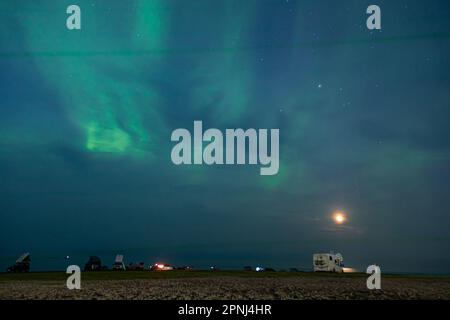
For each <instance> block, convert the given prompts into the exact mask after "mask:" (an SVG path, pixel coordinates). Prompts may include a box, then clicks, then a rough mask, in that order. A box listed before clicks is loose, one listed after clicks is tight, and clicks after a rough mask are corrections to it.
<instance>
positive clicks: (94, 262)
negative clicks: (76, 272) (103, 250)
mask: <svg viewBox="0 0 450 320" xmlns="http://www.w3.org/2000/svg"><path fill="white" fill-rule="evenodd" d="M106 269H107V268H106V266H102V261H101V260H100V258H99V257H97V256H90V257H89V260H88V262H86V264H85V265H84V271H100V270H106Z"/></svg>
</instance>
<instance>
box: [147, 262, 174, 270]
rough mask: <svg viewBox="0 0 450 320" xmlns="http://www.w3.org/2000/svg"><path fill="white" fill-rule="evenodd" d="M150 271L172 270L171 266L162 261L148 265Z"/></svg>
mask: <svg viewBox="0 0 450 320" xmlns="http://www.w3.org/2000/svg"><path fill="white" fill-rule="evenodd" d="M150 270H151V271H171V270H173V267H172V266H171V265H168V264H164V263H155V264H154V265H152V266H150Z"/></svg>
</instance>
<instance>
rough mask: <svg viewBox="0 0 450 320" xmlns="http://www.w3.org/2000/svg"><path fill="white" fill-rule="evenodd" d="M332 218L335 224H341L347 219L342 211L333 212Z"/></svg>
mask: <svg viewBox="0 0 450 320" xmlns="http://www.w3.org/2000/svg"><path fill="white" fill-rule="evenodd" d="M333 220H334V222H335V223H337V224H343V223H344V222H345V221H346V220H347V217H346V215H345V213H343V212H335V213H334V214H333Z"/></svg>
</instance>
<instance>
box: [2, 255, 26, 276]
mask: <svg viewBox="0 0 450 320" xmlns="http://www.w3.org/2000/svg"><path fill="white" fill-rule="evenodd" d="M30 262H31V258H30V253H28V252H26V253H24V254H22V255H21V256H20V257H19V258H18V259H17V260H16V263H15V264H14V265H13V266H10V267H8V269H6V271H7V272H12V273H15V272H28V271H30Z"/></svg>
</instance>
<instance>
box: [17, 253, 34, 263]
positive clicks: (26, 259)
mask: <svg viewBox="0 0 450 320" xmlns="http://www.w3.org/2000/svg"><path fill="white" fill-rule="evenodd" d="M30 260H31V259H30V253H29V252H26V253H24V254H22V255H21V256H20V257H19V258H18V259H17V260H16V263H22V262H30Z"/></svg>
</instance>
